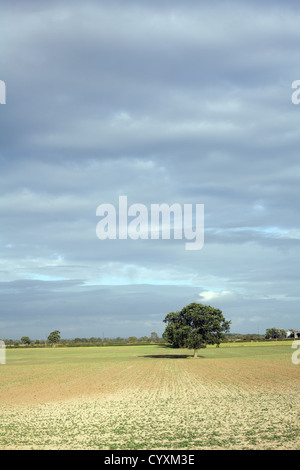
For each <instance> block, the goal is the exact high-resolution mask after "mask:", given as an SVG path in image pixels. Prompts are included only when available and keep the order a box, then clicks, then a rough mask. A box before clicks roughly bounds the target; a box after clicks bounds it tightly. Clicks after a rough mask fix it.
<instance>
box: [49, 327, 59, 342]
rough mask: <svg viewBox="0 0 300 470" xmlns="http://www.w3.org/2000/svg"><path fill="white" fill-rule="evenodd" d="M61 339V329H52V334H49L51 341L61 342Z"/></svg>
mask: <svg viewBox="0 0 300 470" xmlns="http://www.w3.org/2000/svg"><path fill="white" fill-rule="evenodd" d="M59 340H60V331H58V330H55V331H52V332H51V333H50V335H49V336H48V341H49V343H52V344H56V343H58V342H59Z"/></svg>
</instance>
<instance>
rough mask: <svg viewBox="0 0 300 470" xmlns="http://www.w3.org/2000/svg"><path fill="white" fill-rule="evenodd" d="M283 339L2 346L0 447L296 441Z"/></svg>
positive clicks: (299, 408) (260, 445)
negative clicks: (193, 344)
mask: <svg viewBox="0 0 300 470" xmlns="http://www.w3.org/2000/svg"><path fill="white" fill-rule="evenodd" d="M293 352H294V351H293V349H291V343H290V342H284V343H283V344H281V343H279V342H278V343H277V342H274V343H266V344H265V343H263V344H262V343H248V344H241V345H237V344H236V343H235V344H230V345H229V344H223V345H221V346H220V347H219V348H216V347H208V348H206V349H201V350H199V357H198V358H193V357H192V355H193V351H189V350H184V349H171V348H166V347H163V346H158V345H147V346H120V347H116V346H113V347H102V348H101V347H98V348H97V347H93V348H88V347H80V348H50V349H47V348H45V349H29V348H27V349H26V348H22V349H21V348H20V349H7V350H6V364H5V365H3V364H2V365H0V378H1V380H0V449H151V450H153V449H178V450H181V449H193V450H194V449H290V450H292V449H300V435H299V422H300V393H299V390H300V364H293V363H292V360H291V358H292V353H293Z"/></svg>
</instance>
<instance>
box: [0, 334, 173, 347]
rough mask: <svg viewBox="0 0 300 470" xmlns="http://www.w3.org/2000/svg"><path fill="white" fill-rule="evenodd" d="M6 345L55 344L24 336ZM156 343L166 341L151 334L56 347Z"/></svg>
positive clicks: (83, 340)
mask: <svg viewBox="0 0 300 470" xmlns="http://www.w3.org/2000/svg"><path fill="white" fill-rule="evenodd" d="M3 341H4V343H5V345H6V346H8V347H12V348H17V347H24V346H25V347H34V348H40V347H47V346H53V344H54V343H53V342H51V341H49V340H43V339H36V340H31V339H30V338H29V337H28V336H23V337H22V338H21V339H15V340H13V339H3ZM156 343H165V341H164V340H163V339H162V338H160V337H159V336H158V335H157V334H156V333H155V334H153V333H152V334H151V336H150V337H148V336H142V337H140V338H137V337H136V336H130V337H129V338H120V337H119V336H118V337H117V338H105V337H104V338H100V337H91V338H73V339H59V341H57V342H55V346H56V347H59V346H60V347H78V346H87V347H88V346H116V345H133V344H156Z"/></svg>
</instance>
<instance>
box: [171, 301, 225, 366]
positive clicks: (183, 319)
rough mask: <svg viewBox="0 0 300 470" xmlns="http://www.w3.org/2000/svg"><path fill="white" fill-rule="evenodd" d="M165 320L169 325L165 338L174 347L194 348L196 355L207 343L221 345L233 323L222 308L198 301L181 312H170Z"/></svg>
mask: <svg viewBox="0 0 300 470" xmlns="http://www.w3.org/2000/svg"><path fill="white" fill-rule="evenodd" d="M164 322H165V323H167V326H166V329H165V331H164V333H163V339H164V340H165V341H167V342H168V343H170V344H172V346H173V347H174V348H188V349H194V357H197V352H198V349H200V348H206V346H207V344H217V345H219V344H220V342H221V340H222V339H224V338H225V333H228V332H229V329H230V323H231V321H230V320H226V319H225V318H224V316H223V314H222V311H221V310H219V309H217V308H213V307H210V306H209V305H202V304H197V303H191V304H189V305H187V306H186V307H184V308H183V309H182V310H181V311H180V312H170V313H168V315H167V316H166V318H165V319H164Z"/></svg>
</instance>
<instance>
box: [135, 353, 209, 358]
mask: <svg viewBox="0 0 300 470" xmlns="http://www.w3.org/2000/svg"><path fill="white" fill-rule="evenodd" d="M138 357H146V358H147V357H148V358H151V359H187V358H193V359H194V355H193V354H147V355H145V356H138ZM203 357H204V356H199V355H198V356H197V358H199V359H201V358H203Z"/></svg>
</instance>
